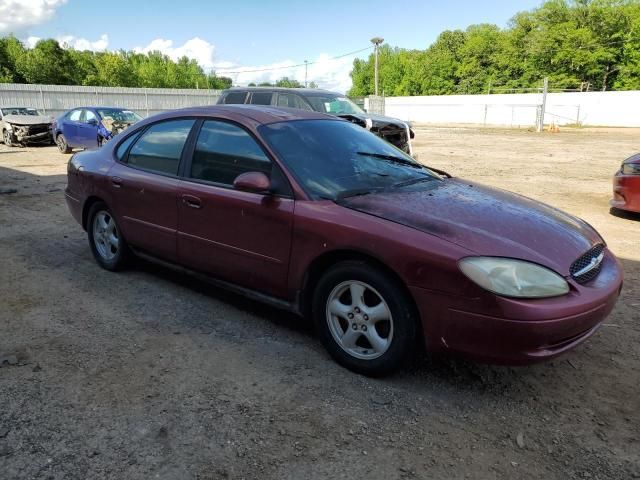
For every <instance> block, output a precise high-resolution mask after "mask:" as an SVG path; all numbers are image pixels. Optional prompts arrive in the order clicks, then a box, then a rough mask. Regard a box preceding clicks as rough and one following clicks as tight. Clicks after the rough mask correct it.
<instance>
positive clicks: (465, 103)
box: [385, 90, 640, 127]
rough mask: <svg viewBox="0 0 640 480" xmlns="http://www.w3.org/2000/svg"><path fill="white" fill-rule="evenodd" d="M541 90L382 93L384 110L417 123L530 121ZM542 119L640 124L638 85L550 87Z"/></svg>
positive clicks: (506, 123)
mask: <svg viewBox="0 0 640 480" xmlns="http://www.w3.org/2000/svg"><path fill="white" fill-rule="evenodd" d="M541 104H542V94H540V93H525V94H495V95H441V96H419V97H418V96H417V97H387V98H386V99H385V114H386V115H388V116H390V117H396V118H400V119H402V120H408V121H413V122H419V123H439V124H482V125H499V126H512V127H531V126H534V125H535V124H536V114H537V113H536V112H537V109H538V107H539V105H541ZM544 121H545V124H551V123H556V124H557V125H567V124H581V125H584V126H610V127H640V91H637V90H634V91H626V92H571V93H550V94H548V96H547V109H546V114H545V119H544Z"/></svg>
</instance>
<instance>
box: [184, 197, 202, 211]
mask: <svg viewBox="0 0 640 480" xmlns="http://www.w3.org/2000/svg"><path fill="white" fill-rule="evenodd" d="M182 203H184V204H185V205H186V206H187V207H189V208H202V201H201V200H200V199H199V198H198V197H194V196H193V195H182Z"/></svg>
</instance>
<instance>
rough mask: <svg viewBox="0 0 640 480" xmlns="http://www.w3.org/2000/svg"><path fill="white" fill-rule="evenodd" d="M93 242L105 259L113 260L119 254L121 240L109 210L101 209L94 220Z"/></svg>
mask: <svg viewBox="0 0 640 480" xmlns="http://www.w3.org/2000/svg"><path fill="white" fill-rule="evenodd" d="M93 242H94V244H95V247H96V251H97V252H98V254H99V255H100V256H101V257H102V258H103V259H104V260H112V259H113V258H114V257H115V256H116V255H117V254H118V248H119V247H120V241H119V237H118V229H117V227H116V222H115V220H114V219H113V217H112V216H111V214H110V213H109V212H107V211H104V210H101V211H99V212H98V213H97V214H96V215H95V217H94V220H93Z"/></svg>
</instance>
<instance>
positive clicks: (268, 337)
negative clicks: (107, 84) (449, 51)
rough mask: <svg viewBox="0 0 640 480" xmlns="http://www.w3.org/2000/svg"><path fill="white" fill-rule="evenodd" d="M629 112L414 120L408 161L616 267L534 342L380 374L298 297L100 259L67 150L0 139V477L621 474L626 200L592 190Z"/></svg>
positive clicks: (630, 223) (635, 314) (627, 451)
mask: <svg viewBox="0 0 640 480" xmlns="http://www.w3.org/2000/svg"><path fill="white" fill-rule="evenodd" d="M639 133H640V132H639V131H638V130H576V131H567V130H563V131H562V132H560V133H558V134H550V133H545V134H536V133H533V132H527V131H510V130H489V129H485V130H483V129H447V128H432V127H417V139H416V142H415V146H416V150H417V152H418V154H419V158H420V160H421V161H423V162H425V163H427V164H430V165H432V166H434V167H437V168H441V169H445V170H448V171H449V172H450V173H452V174H454V175H456V176H463V177H467V178H470V179H474V180H477V181H479V182H483V183H486V184H490V185H493V186H498V187H503V188H506V189H509V190H513V191H516V192H519V193H521V194H524V195H527V196H530V197H533V198H535V199H538V200H541V201H544V202H547V203H550V204H552V205H554V206H557V207H559V208H561V209H564V210H567V211H569V212H571V213H573V214H576V215H579V216H581V217H583V218H584V219H586V220H587V221H588V222H589V223H590V224H592V225H593V226H594V227H595V228H596V229H598V230H599V231H600V232H601V234H602V235H603V236H604V237H605V239H606V240H607V242H608V244H609V246H610V248H611V249H612V250H613V251H614V252H615V253H616V254H617V255H618V256H619V257H620V259H621V261H622V263H623V265H624V269H625V278H626V284H625V288H624V291H623V294H622V297H621V298H620V301H619V302H618V305H617V307H616V309H615V311H614V312H613V314H612V315H611V316H610V318H609V319H608V320H607V321H606V322H605V325H604V326H603V327H602V328H601V329H600V331H599V332H598V333H597V334H596V335H594V336H593V337H592V338H591V339H590V340H589V341H588V342H587V343H585V344H583V345H582V346H580V347H579V348H577V349H576V350H574V351H573V352H571V353H569V354H567V355H566V356H564V357H561V358H560V359H557V360H556V361H553V362H551V363H547V364H543V365H537V366H533V367H522V368H508V367H491V366H485V365H479V364H475V363H471V362H466V361H463V360H456V359H451V358H446V357H440V356H439V357H434V356H424V357H423V358H421V359H419V360H418V361H417V362H416V364H415V365H413V366H412V367H410V368H408V369H406V370H404V371H402V372H400V373H399V374H396V375H394V376H392V377H390V378H386V379H381V380H373V379H369V378H365V377H361V376H358V375H355V374H353V373H350V372H348V371H346V370H344V369H342V368H341V367H339V366H338V365H336V364H335V363H334V362H333V361H331V360H330V358H329V357H328V355H327V354H326V353H325V352H324V350H323V349H322V347H321V346H320V345H319V343H318V342H317V340H316V339H315V338H314V336H313V333H312V331H311V329H310V328H309V326H308V325H307V324H306V323H305V322H302V321H300V320H299V319H297V318H296V317H293V316H290V315H288V314H284V313H282V312H280V311H278V310H274V309H271V308H267V307H265V306H262V305H260V304H257V303H253V302H250V301H247V300H245V299H243V298H241V297H237V296H235V295H231V294H228V293H225V292H222V291H219V290H216V289H214V288H212V287H210V286H208V285H204V284H201V283H198V282H196V281H194V280H191V279H190V278H187V277H184V276H181V275H178V274H175V273H172V272H168V271H166V270H163V269H162V268H159V267H156V266H151V265H149V264H146V263H143V262H140V263H139V264H138V265H137V266H136V267H135V268H133V269H131V270H128V271H126V272H123V273H119V274H114V273H109V272H106V271H104V270H101V269H100V268H98V266H97V265H96V263H95V262H94V261H93V258H92V256H91V253H90V251H89V248H88V245H87V240H86V236H85V233H84V232H83V231H82V229H81V228H80V226H79V225H77V224H76V223H75V222H74V221H73V220H72V218H71V216H70V215H69V213H68V212H67V209H66V206H65V203H64V195H63V188H64V185H65V183H66V180H65V171H66V162H67V159H68V157H67V156H65V155H62V154H60V153H58V152H57V150H56V149H55V148H54V147H44V148H35V147H34V148H24V149H21V148H12V149H8V148H6V147H4V146H0V188H3V187H4V188H9V187H11V188H15V189H16V190H17V192H16V193H12V194H3V195H0V245H1V247H0V356H3V355H4V356H10V355H15V356H16V360H17V364H15V365H8V364H5V365H4V366H2V367H0V479H3V480H4V479H16V478H21V479H31V478H37V479H63V478H64V479H98V478H114V479H143V478H144V479H148V478H161V479H218V478H220V479H224V478H230V479H239V478H246V479H254V478H255V479H301V478H305V479H310V478H314V479H315V478H318V479H324V478H345V479H347V478H348V479H352V478H372V479H378V478H379V479H396V478H418V479H444V478H447V479H463V478H471V479H503V478H505V479H506V478H508V479H517V478H527V479H567V478H570V479H574V478H575V479H606V480H612V479H616V480H617V479H620V480H625V479H629V478H640V368H639V367H640V322H639V321H640V295H639V293H640V287H639V277H640V248H639V246H640V219H639V218H638V217H627V218H625V217H618V216H613V215H611V214H610V213H609V206H608V199H609V198H610V195H611V176H612V174H613V173H614V172H615V171H616V170H617V169H618V167H619V165H620V162H621V160H622V159H623V158H625V157H626V156H628V155H630V154H631V153H633V152H636V151H640V136H639ZM6 358H8V359H10V357H6ZM12 363H13V362H12Z"/></svg>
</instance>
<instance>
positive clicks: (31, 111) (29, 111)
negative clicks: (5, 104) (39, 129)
mask: <svg viewBox="0 0 640 480" xmlns="http://www.w3.org/2000/svg"><path fill="white" fill-rule="evenodd" d="M2 114H3V115H32V116H36V115H41V113H40V112H39V111H38V110H36V109H35V108H30V107H9V108H3V109H2Z"/></svg>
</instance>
